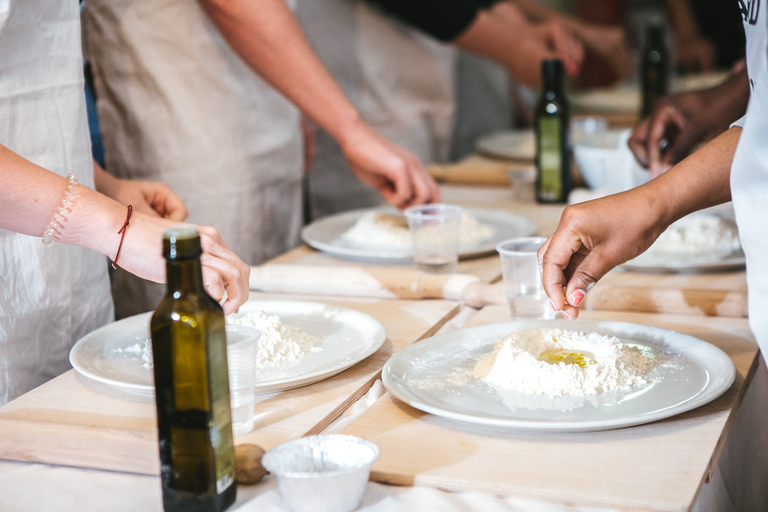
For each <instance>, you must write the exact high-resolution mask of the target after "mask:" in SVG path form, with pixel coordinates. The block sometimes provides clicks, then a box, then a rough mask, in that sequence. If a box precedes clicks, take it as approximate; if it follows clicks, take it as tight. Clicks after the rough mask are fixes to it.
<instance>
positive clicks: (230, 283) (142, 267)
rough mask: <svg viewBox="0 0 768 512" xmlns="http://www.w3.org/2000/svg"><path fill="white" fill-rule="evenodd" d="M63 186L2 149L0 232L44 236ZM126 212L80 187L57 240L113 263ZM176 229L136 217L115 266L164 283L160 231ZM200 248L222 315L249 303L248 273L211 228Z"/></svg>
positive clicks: (57, 178) (52, 175)
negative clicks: (222, 309) (221, 299)
mask: <svg viewBox="0 0 768 512" xmlns="http://www.w3.org/2000/svg"><path fill="white" fill-rule="evenodd" d="M66 187H67V181H66V180H65V179H64V178H62V177H61V176H59V175H57V174H55V173H52V172H50V171H48V170H46V169H43V168H42V167H39V166H37V165H35V164H33V163H32V162H29V161H28V160H25V159H24V158H22V157H20V156H19V155H17V154H15V153H13V152H12V151H10V150H9V149H8V148H6V147H4V146H0V228H2V229H7V230H10V231H15V232H18V233H22V234H26V235H31V236H42V235H43V233H44V232H45V231H46V229H48V225H49V224H50V222H51V219H52V218H53V216H54V214H55V213H56V212H57V211H58V210H59V204H60V201H61V198H62V196H63V194H64V191H65V190H66ZM126 215H127V209H126V207H125V206H124V205H122V204H120V203H118V202H117V201H114V200H112V199H110V198H109V197H107V196H105V195H103V194H101V193H99V192H97V191H95V190H92V189H90V188H88V187H85V186H82V185H78V186H77V187H75V192H74V194H73V202H72V206H71V208H70V211H67V212H65V216H66V221H64V222H63V227H62V228H61V229H60V230H59V231H60V233H61V236H59V237H57V241H59V242H61V243H65V244H70V245H77V246H80V247H85V248H87V249H92V250H94V251H97V252H100V253H101V254H103V255H105V256H107V257H109V258H115V256H116V253H117V248H118V245H119V244H120V238H121V235H120V234H118V231H119V230H120V228H121V227H122V225H123V223H124V222H125V219H126ZM174 224H177V223H176V222H174V221H171V220H165V219H162V218H160V217H157V216H149V215H145V214H142V213H141V212H135V213H134V214H133V215H132V217H131V220H130V225H129V227H128V228H127V230H126V231H125V240H124V242H123V246H122V250H121V252H120V259H119V260H118V264H119V265H120V266H121V267H123V268H125V269H126V270H127V271H129V272H131V273H134V274H136V275H138V276H139V277H143V278H145V279H150V280H153V281H157V282H163V281H165V261H164V260H163V257H162V237H163V231H164V230H165V229H166V228H167V227H170V226H173V225H174ZM198 230H199V231H200V235H201V242H202V245H203V256H202V262H203V280H204V283H205V286H206V289H207V290H208V293H210V294H211V296H212V297H214V298H217V299H218V298H221V297H222V296H223V295H224V290H225V289H226V291H227V296H228V298H227V302H226V303H225V304H224V311H225V312H226V313H229V312H232V311H234V310H235V309H237V308H238V307H239V306H240V305H241V304H242V303H243V302H245V300H246V299H247V298H248V276H249V273H250V269H249V267H248V265H246V264H245V263H243V262H242V261H241V260H240V258H238V257H237V256H236V255H235V254H234V253H232V252H231V251H230V250H229V249H228V248H227V246H226V244H225V243H224V241H223V240H222V239H221V236H219V234H218V232H217V231H216V230H215V229H213V228H209V227H204V226H198Z"/></svg>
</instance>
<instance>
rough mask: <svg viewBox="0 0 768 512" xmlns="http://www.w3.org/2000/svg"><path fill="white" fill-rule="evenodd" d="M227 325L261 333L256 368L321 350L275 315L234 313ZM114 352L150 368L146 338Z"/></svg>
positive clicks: (150, 358)
mask: <svg viewBox="0 0 768 512" xmlns="http://www.w3.org/2000/svg"><path fill="white" fill-rule="evenodd" d="M226 321H227V324H230V325H244V326H247V327H254V328H256V329H258V330H259V331H261V336H260V337H259V342H258V344H257V345H258V348H257V352H256V368H267V367H270V366H276V365H278V364H280V363H284V362H287V361H295V360H297V359H299V358H300V357H301V356H303V355H304V354H306V353H307V352H314V351H316V350H320V348H319V347H315V346H314V342H313V340H312V337H311V336H309V335H308V334H307V333H305V332H304V331H302V330H301V329H298V328H296V327H291V326H288V325H285V324H284V323H282V322H281V321H280V317H279V316H277V315H269V314H267V313H265V312H263V311H253V312H248V313H233V314H231V315H228V316H227V317H226ZM115 353H119V354H129V355H131V356H139V357H141V360H142V364H141V367H142V368H144V369H151V368H152V366H153V361H152V343H151V341H150V338H148V337H137V338H136V343H133V344H131V345H129V346H127V347H124V348H118V349H115Z"/></svg>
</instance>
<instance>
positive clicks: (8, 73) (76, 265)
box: [0, 0, 113, 404]
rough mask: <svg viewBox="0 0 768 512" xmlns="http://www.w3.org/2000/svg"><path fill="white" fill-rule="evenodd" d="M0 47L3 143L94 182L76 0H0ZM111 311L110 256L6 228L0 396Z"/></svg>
mask: <svg viewBox="0 0 768 512" xmlns="http://www.w3.org/2000/svg"><path fill="white" fill-rule="evenodd" d="M0 49H2V51H0V119H2V122H0V143H2V144H3V145H5V146H6V147H8V148H9V149H11V150H12V151H14V152H16V153H18V154H19V155H21V156H23V157H24V158H26V159H28V160H30V161H32V162H34V163H36V164H37V165H40V166H42V167H44V168H46V169H49V170H51V171H53V172H55V173H57V174H60V175H62V176H66V175H67V174H69V173H74V174H76V175H77V177H78V180H79V182H80V183H81V184H82V185H84V186H88V187H91V188H92V187H93V166H92V163H91V156H90V154H91V151H90V149H91V148H90V139H89V135H88V125H87V120H86V113H85V96H84V91H83V68H82V53H81V49H80V18H79V10H78V7H77V2H59V1H53V2H52V1H50V0H47V1H46V0H0ZM62 191H63V188H62ZM112 316H113V313H112V300H111V297H110V294H109V280H108V277H107V260H106V258H104V257H103V256H102V255H100V254H98V253H95V252H92V251H88V250H86V249H82V248H79V247H73V246H68V245H63V244H58V243H53V244H51V245H49V246H44V245H43V244H42V243H41V242H40V238H37V237H31V236H26V235H21V234H18V233H13V232H10V231H5V230H1V229H0V404H3V403H5V402H7V401H9V400H12V399H13V398H15V397H17V396H19V395H21V394H23V393H25V392H26V391H29V390H30V389H32V388H34V387H36V386H38V385H40V384H42V383H43V382H45V381H47V380H49V379H51V378H53V377H55V376H57V375H59V374H60V373H62V372H64V371H66V370H67V369H69V368H70V365H69V351H70V349H71V348H72V345H73V344H74V342H75V341H77V340H78V339H79V338H80V337H82V336H84V335H85V334H87V333H88V332H90V331H92V330H93V329H95V328H97V327H100V326H102V325H104V324H106V323H107V322H109V321H110V320H112Z"/></svg>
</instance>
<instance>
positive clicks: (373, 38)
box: [296, 0, 455, 219]
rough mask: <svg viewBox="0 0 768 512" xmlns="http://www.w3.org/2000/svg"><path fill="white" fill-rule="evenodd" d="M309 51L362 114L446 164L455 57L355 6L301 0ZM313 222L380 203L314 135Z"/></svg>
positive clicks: (323, 137)
mask: <svg viewBox="0 0 768 512" xmlns="http://www.w3.org/2000/svg"><path fill="white" fill-rule="evenodd" d="M296 14H297V17H298V19H299V21H300V22H301V24H302V26H303V28H304V32H305V33H306V35H307V38H308V39H309V41H310V42H311V43H312V46H313V48H314V49H315V51H316V52H317V54H318V56H319V57H320V58H321V60H322V61H323V63H324V64H325V65H326V67H327V68H328V69H329V71H330V72H331V74H332V75H333V77H334V78H335V79H336V81H337V82H338V83H339V85H340V86H341V88H342V90H343V91H344V93H345V94H346V95H347V97H348V98H349V99H350V101H351V102H352V104H353V105H354V106H355V108H357V110H358V111H359V112H360V114H361V116H362V117H363V119H365V121H367V122H368V123H369V124H370V125H371V126H373V128H374V129H376V130H377V131H378V132H379V133H381V134H382V135H383V136H384V137H386V138H387V139H389V140H390V141H392V142H394V143H395V144H397V145H398V146H400V147H402V148H404V149H405V150H407V151H410V152H411V153H413V154H415V155H416V156H417V157H419V159H420V160H421V161H422V162H424V163H425V164H426V163H430V162H433V161H445V160H446V159H447V158H448V152H449V147H450V141H451V132H452V129H453V116H454V100H453V97H454V93H453V80H454V67H455V62H454V61H455V51H454V50H453V48H451V47H450V46H447V45H444V44H442V43H440V42H438V41H436V40H434V39H431V38H429V37H427V36H424V35H422V34H420V33H419V32H418V31H416V30H414V29H411V28H409V27H406V26H404V25H403V24H401V23H399V22H397V21H396V20H394V19H392V18H391V17H389V16H387V15H384V14H382V13H380V12H378V11H377V10H375V9H372V8H371V7H369V6H368V5H366V4H365V3H364V2H360V1H358V0H322V1H319V0H304V1H302V2H299V3H298V5H297V11H296ZM308 184H309V205H310V206H309V207H310V215H311V217H312V218H313V219H314V218H318V217H322V216H324V215H328V214H331V213H335V212H338V211H343V210H350V209H353V208H363V207H369V206H373V205H377V204H380V203H382V201H383V199H382V198H381V195H380V194H379V193H378V192H377V191H376V190H374V189H373V188H371V187H368V186H366V185H364V184H363V183H362V182H360V181H359V180H357V179H355V178H353V177H352V175H351V171H350V169H349V166H348V165H347V163H346V160H345V159H344V155H343V154H342V152H341V149H340V148H339V146H338V145H337V144H336V142H335V141H334V140H333V139H331V138H330V137H329V136H328V135H327V134H326V133H324V132H320V131H318V133H317V139H316V156H315V161H314V163H313V165H312V169H311V171H310V173H309V176H308Z"/></svg>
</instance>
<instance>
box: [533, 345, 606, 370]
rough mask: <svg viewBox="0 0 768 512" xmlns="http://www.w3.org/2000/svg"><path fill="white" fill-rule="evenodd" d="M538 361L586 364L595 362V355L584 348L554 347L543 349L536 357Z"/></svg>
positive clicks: (582, 365)
mask: <svg viewBox="0 0 768 512" xmlns="http://www.w3.org/2000/svg"><path fill="white" fill-rule="evenodd" d="M538 359H539V361H544V362H545V363H549V364H560V363H564V364H575V365H576V366H581V367H584V366H587V365H590V364H595V356H594V354H591V353H589V352H587V351H585V350H583V351H582V350H574V349H556V350H545V351H544V352H542V353H541V354H539V357H538Z"/></svg>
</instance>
